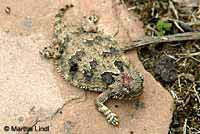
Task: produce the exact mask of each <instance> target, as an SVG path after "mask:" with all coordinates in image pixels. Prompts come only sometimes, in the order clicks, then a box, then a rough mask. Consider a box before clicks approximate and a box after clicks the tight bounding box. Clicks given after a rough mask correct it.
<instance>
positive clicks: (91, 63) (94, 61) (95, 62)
mask: <svg viewBox="0 0 200 134" xmlns="http://www.w3.org/2000/svg"><path fill="white" fill-rule="evenodd" d="M97 65H98V64H97V61H96V60H92V61H90V67H91V69H92V70H94V69H96V66H97Z"/></svg>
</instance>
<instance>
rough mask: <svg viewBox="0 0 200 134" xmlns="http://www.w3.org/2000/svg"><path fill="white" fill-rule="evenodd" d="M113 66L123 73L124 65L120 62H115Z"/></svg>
mask: <svg viewBox="0 0 200 134" xmlns="http://www.w3.org/2000/svg"><path fill="white" fill-rule="evenodd" d="M114 64H115V66H116V67H117V68H118V69H119V71H120V72H124V67H123V66H124V64H123V62H122V61H115V62H114Z"/></svg>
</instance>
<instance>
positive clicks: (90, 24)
mask: <svg viewBox="0 0 200 134" xmlns="http://www.w3.org/2000/svg"><path fill="white" fill-rule="evenodd" d="M71 7H73V6H72V5H67V6H66V7H65V8H62V9H60V10H59V12H58V14H57V15H56V17H55V27H54V28H55V32H54V34H55V37H56V42H55V43H54V45H53V46H50V47H46V48H44V49H43V50H42V51H41V54H42V55H43V56H44V57H46V58H53V59H55V63H56V65H57V69H58V71H59V72H60V73H61V74H62V76H63V77H64V79H65V80H67V81H69V82H70V83H71V84H72V85H74V86H76V87H78V88H81V89H85V90H90V91H95V92H100V93H101V94H100V95H99V96H98V97H97V99H96V106H97V109H98V110H99V111H100V112H101V113H103V115H104V116H105V117H106V120H107V121H108V123H110V124H112V125H114V126H116V125H118V124H119V121H118V118H117V116H116V114H114V113H113V112H112V111H111V110H110V109H109V108H108V107H107V106H105V105H104V103H105V102H106V101H107V100H108V99H110V98H115V99H129V100H130V99H133V98H135V97H137V96H139V95H141V93H142V88H143V77H142V75H141V74H140V73H138V72H136V71H135V69H134V68H133V67H132V65H131V64H130V62H129V61H128V60H127V58H126V57H125V55H124V54H123V53H122V51H121V50H120V48H119V46H118V43H117V41H116V40H115V39H114V38H112V37H111V36H105V35H103V33H101V32H98V30H97V27H96V25H95V23H97V20H98V18H97V17H96V16H95V15H94V14H92V15H91V16H89V17H88V18H86V19H85V21H84V22H83V24H82V25H74V26H72V25H70V26H65V27H62V23H61V22H62V21H61V19H62V17H63V16H64V12H65V11H66V10H67V9H69V8H71Z"/></svg>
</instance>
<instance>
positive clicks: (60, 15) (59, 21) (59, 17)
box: [54, 5, 73, 41]
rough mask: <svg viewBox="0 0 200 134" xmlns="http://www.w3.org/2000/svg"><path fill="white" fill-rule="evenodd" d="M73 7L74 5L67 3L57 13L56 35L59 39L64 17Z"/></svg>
mask: <svg viewBox="0 0 200 134" xmlns="http://www.w3.org/2000/svg"><path fill="white" fill-rule="evenodd" d="M72 7H73V5H66V6H65V7H64V8H61V9H59V11H58V13H57V14H56V15H55V23H54V35H55V37H56V38H57V39H58V41H59V37H58V36H59V35H60V34H61V33H62V18H63V16H64V14H65V12H66V11H67V10H68V9H70V8H72Z"/></svg>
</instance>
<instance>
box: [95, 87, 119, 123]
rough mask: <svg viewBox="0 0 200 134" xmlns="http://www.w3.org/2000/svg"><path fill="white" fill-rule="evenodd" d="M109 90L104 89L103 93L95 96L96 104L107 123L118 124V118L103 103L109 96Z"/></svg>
mask: <svg viewBox="0 0 200 134" xmlns="http://www.w3.org/2000/svg"><path fill="white" fill-rule="evenodd" d="M111 93H112V91H111V90H109V89H108V90H106V91H104V92H103V93H101V94H100V95H99V96H98V97H97V98H96V106H97V109H98V111H99V112H101V113H102V114H103V115H104V116H105V118H106V120H107V122H108V123H109V124H112V125H113V126H118V125H119V120H118V118H117V115H116V114H115V113H113V112H112V111H111V110H110V109H109V108H108V107H107V106H106V105H105V104H104V103H105V102H106V101H107V100H108V99H109V98H110V97H111Z"/></svg>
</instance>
